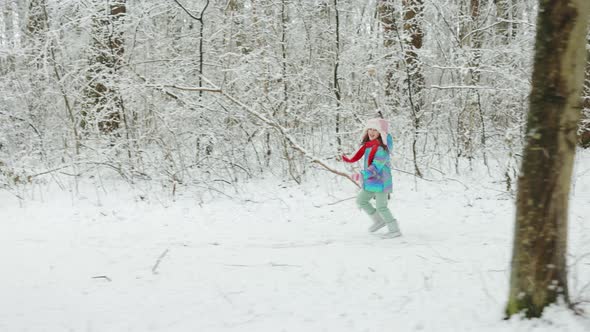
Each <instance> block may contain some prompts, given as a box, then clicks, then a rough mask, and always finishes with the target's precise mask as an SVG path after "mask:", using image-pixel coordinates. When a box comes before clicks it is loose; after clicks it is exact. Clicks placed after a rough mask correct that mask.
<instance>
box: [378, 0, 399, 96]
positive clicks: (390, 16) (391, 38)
mask: <svg viewBox="0 0 590 332" xmlns="http://www.w3.org/2000/svg"><path fill="white" fill-rule="evenodd" d="M377 13H378V15H379V20H380V22H381V26H382V27H383V46H384V47H385V49H386V50H388V49H390V48H392V47H393V46H394V45H395V39H396V35H395V32H396V31H397V27H396V24H397V23H396V21H395V5H394V3H393V1H392V0H380V1H379V2H378V4H377ZM393 54H394V52H392V51H391V50H388V51H387V53H386V59H387V60H388V61H387V63H388V64H389V66H388V68H387V72H386V73H385V95H386V96H393V95H394V92H395V90H396V87H395V83H394V82H393V73H394V67H393V64H392V61H391V60H392V58H393V57H392V55H393Z"/></svg>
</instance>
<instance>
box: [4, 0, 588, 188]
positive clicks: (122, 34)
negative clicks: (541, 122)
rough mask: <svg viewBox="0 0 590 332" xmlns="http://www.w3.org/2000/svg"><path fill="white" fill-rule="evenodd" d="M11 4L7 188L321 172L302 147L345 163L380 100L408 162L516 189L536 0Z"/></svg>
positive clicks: (39, 0) (66, 0)
mask: <svg viewBox="0 0 590 332" xmlns="http://www.w3.org/2000/svg"><path fill="white" fill-rule="evenodd" d="M0 4H1V5H0V10H1V11H2V12H1V15H0V77H1V79H0V96H1V97H0V186H2V187H5V188H6V187H13V186H16V185H20V184H25V183H30V182H34V181H51V180H52V179H54V180H55V179H57V177H58V176H59V177H62V176H93V175H96V174H111V175H112V174H116V175H117V176H120V177H121V178H123V179H125V180H126V181H136V180H138V179H148V180H153V181H157V182H158V183H161V184H162V185H164V186H176V185H195V184H197V185H199V186H203V187H204V188H207V187H215V186H225V185H236V184H237V183H240V182H241V181H243V180H246V179H250V178H257V177H261V176H267V175H269V174H273V175H275V176H277V177H279V178H283V179H291V180H295V181H297V182H301V181H305V180H306V176H307V175H308V174H314V173H316V172H315V171H312V172H310V170H313V169H316V168H319V166H315V165H316V164H313V163H309V156H317V157H319V158H322V159H323V160H326V161H327V162H329V163H331V164H332V165H339V164H338V158H339V155H340V154H341V153H343V152H344V153H350V152H352V151H353V150H356V148H357V147H358V144H359V141H358V140H359V133H360V130H361V129H362V126H363V122H364V121H365V120H366V119H367V118H370V117H375V116H378V114H379V112H380V114H381V115H382V116H383V117H385V118H387V119H389V120H390V121H391V127H392V134H393V136H394V140H395V154H394V155H395V168H396V169H397V170H398V171H403V172H410V173H413V174H416V175H423V176H435V175H436V176H438V175H441V174H450V173H464V172H468V171H469V170H470V169H472V168H473V167H487V168H488V170H489V173H490V175H491V176H493V177H495V178H497V179H498V180H501V181H504V182H505V183H506V189H507V190H509V191H512V190H514V186H515V180H516V177H517V173H518V165H519V163H520V160H519V158H520V151H521V150H522V147H523V133H524V129H525V128H524V126H525V122H526V116H525V115H526V112H527V108H528V95H529V93H530V90H531V86H530V84H531V66H532V60H533V43H534V38H535V30H536V28H535V22H536V13H537V1H536V0H524V1H517V0H494V1H492V0H437V1H434V0H390V1H377V0H367V1H353V0H330V1H327V0H244V1H238V0H211V1H208V0H198V1H197V0H194V1H192V0H191V1H182V0H169V1H155V0H141V1H140V0H101V1H97V0H94V1H93V0H2V1H0ZM589 40H590V39H589ZM587 49H589V50H590V48H589V47H588V46H587ZM589 54H590V52H589ZM589 59H590V56H589ZM586 77H587V79H586V84H585V90H584V99H583V101H584V102H583V105H584V110H583V112H584V114H585V115H584V117H583V120H582V123H581V125H580V133H579V134H580V145H584V144H586V145H587V144H588V141H589V140H590V139H589V138H588V128H590V121H589V120H588V119H589V118H590V75H588V74H587V75H586ZM252 112H257V113H258V114H260V115H263V116H264V117H265V118H266V119H268V120H269V121H271V122H272V123H271V124H269V123H268V122H265V121H261V120H260V118H259V117H256V116H253V115H252ZM275 125H276V126H279V127H281V128H285V129H286V130H287V132H280V131H277V130H276V128H277V127H276V126H275ZM285 134H288V135H289V136H290V137H291V138H292V139H293V140H294V141H296V142H297V144H299V145H300V147H303V148H304V149H305V150H306V151H307V153H308V154H307V157H306V155H304V154H303V153H301V151H299V150H296V149H293V148H292V141H289V140H287V139H285V137H286V136H285ZM584 138H585V141H584ZM338 167H341V168H344V166H343V165H339V166H338ZM316 174H317V173H316Z"/></svg>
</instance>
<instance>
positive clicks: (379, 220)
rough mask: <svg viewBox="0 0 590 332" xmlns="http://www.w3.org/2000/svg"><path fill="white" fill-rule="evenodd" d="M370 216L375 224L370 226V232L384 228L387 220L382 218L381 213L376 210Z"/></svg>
mask: <svg viewBox="0 0 590 332" xmlns="http://www.w3.org/2000/svg"><path fill="white" fill-rule="evenodd" d="M369 217H371V219H372V220H373V224H372V225H371V227H369V232H371V233H373V232H376V231H378V230H380V229H381V228H383V226H385V221H384V220H383V218H381V216H380V215H379V213H377V212H375V213H373V214H372V215H370V216H369Z"/></svg>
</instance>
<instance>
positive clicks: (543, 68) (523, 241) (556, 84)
mask: <svg viewBox="0 0 590 332" xmlns="http://www.w3.org/2000/svg"><path fill="white" fill-rule="evenodd" d="M589 14H590V2H588V1H587V0H540V1H539V16H538V19H537V36H536V41H535V59H534V68H533V77H532V91H531V95H530V103H529V114H528V119H527V130H526V145H525V149H524V156H523V162H522V166H521V172H520V174H521V175H520V177H519V179H518V194H517V198H516V223H515V231H514V248H513V256H512V273H511V276H510V293H509V297H508V304H507V307H506V313H507V315H508V316H510V315H513V314H516V313H518V312H521V311H524V313H525V315H526V316H527V317H539V316H541V314H542V312H543V309H544V308H545V307H546V306H548V305H550V304H553V303H556V302H557V301H558V300H559V299H560V298H561V299H563V301H564V302H565V303H569V295H568V283H567V270H566V268H567V266H566V250H567V227H568V221H567V217H568V215H567V213H568V195H569V190H570V182H571V174H572V168H573V160H574V154H575V147H576V131H577V126H578V120H579V116H580V108H581V105H580V95H581V90H582V82H583V78H584V77H583V76H584V66H585V62H586V61H585V60H586V51H585V49H584V47H583V45H586V32H587V27H588V17H589Z"/></svg>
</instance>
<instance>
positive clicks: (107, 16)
mask: <svg viewBox="0 0 590 332" xmlns="http://www.w3.org/2000/svg"><path fill="white" fill-rule="evenodd" d="M125 1H126V0H115V1H113V2H112V3H111V4H108V5H106V8H105V7H104V6H105V5H102V6H100V7H99V13H98V14H97V15H96V16H95V17H94V19H93V25H92V38H93V45H92V51H91V57H90V60H89V62H90V69H89V74H88V81H89V84H88V87H87V88H86V90H85V97H86V102H85V105H84V109H83V110H82V118H83V119H82V121H81V126H82V128H83V129H86V127H87V125H88V121H89V120H90V119H93V118H97V119H98V121H97V122H98V129H99V130H100V132H101V133H104V134H108V133H112V132H115V131H117V130H118V129H119V127H120V124H121V118H122V113H123V100H122V98H121V95H120V92H119V91H118V89H117V87H116V84H115V82H116V81H117V76H118V70H119V69H120V68H121V65H122V63H123V54H124V39H123V27H122V25H123V19H124V17H125V15H126V12H127V10H126V6H125Z"/></svg>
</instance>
